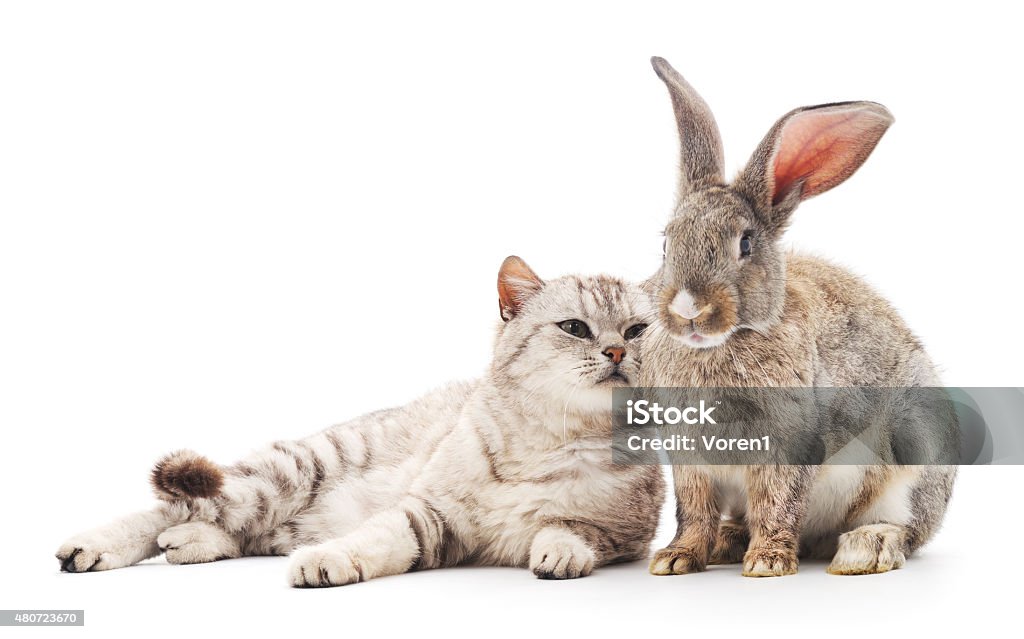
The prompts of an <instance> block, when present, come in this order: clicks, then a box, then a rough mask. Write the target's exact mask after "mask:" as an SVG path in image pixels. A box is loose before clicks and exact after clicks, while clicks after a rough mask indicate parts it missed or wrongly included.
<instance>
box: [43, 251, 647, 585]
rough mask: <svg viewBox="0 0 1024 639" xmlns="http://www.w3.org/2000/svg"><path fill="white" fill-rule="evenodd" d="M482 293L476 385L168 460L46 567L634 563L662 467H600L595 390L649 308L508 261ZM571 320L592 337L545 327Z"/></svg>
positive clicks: (601, 428) (617, 364)
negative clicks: (487, 310) (486, 314)
mask: <svg viewBox="0 0 1024 639" xmlns="http://www.w3.org/2000/svg"><path fill="white" fill-rule="evenodd" d="M498 289H499V303H500V310H501V314H502V318H503V319H504V320H505V322H504V323H503V325H502V326H501V328H500V329H499V332H498V336H497V339H496V342H495V349H494V359H493V363H492V365H491V368H490V370H489V372H488V373H487V375H486V376H485V377H484V378H483V379H481V380H479V381H476V382H473V383H456V384H451V385H448V386H446V387H444V388H442V389H440V390H437V391H435V392H433V393H430V394H429V395H427V396H425V397H423V398H421V399H419V400H417V401H414V402H412V403H411V404H408V405H406V406H403V407H401V408H394V409H390V410H382V411H379V412H376V413H372V414H369V415H366V416H363V417H360V418H357V419H355V420H353V421H350V422H347V423H345V424H341V425H338V426H334V427H332V428H329V429H327V430H325V431H323V432H320V433H318V434H316V435H313V436H310V437H307V438H305V439H301V440H298V441H293V442H279V443H276V444H274V445H272V446H270V447H269V448H267V449H266V450H263V451H261V452H258V453H256V454H254V455H252V456H250V457H249V458H247V459H245V460H243V461H241V462H239V463H237V464H235V465H233V466H230V467H223V468H222V467H219V466H217V465H215V464H213V463H212V462H209V461H207V460H205V459H204V458H202V457H199V456H198V455H195V454H194V453H190V452H188V451H181V452H178V453H175V454H172V455H170V456H168V457H167V458H165V459H164V460H163V461H162V462H161V463H160V464H158V466H157V468H156V469H154V472H153V484H154V487H155V488H156V490H157V494H158V496H159V497H160V498H161V499H163V500H164V502H163V503H162V504H161V505H160V506H159V507H157V508H156V509H154V510H152V511H149V512H144V513H138V514H134V515H130V516H128V517H125V518H123V519H121V520H119V521H117V522H114V523H112V524H109V525H107V526H104V527H101V528H98V529H96V530H93V531H91V532H87V533H84V534H82V535H77V536H75V537H73V538H72V539H70V540H69V541H67V542H66V543H65V544H63V545H62V546H61V548H60V550H59V551H58V552H57V558H58V560H59V561H60V562H61V567H62V569H63V570H65V571H69V572H85V571H94V570H107V569H111V568H120V567H122V566H128V565H131V564H134V563H136V562H138V561H141V560H143V559H146V558H149V557H153V556H156V555H158V554H159V553H160V552H166V556H167V560H168V561H169V562H170V563H177V564H186V563H198V562H208V561H215V560H218V559H225V558H231V557H240V556H245V555H285V554H290V555H292V561H291V566H290V569H289V572H288V580H289V582H290V583H291V584H292V585H295V586H335V585H343V584H349V583H353V582H358V581H363V580H366V579H370V578H373V577H380V576H384V575H393V574H397V573H402V572H405V571H408V570H413V569H425V568H436V567H442V566H451V565H455V564H462V563H477V564H485V565H501V566H521V567H529V568H530V569H532V570H533V572H534V573H535V574H537V575H538V576H539V577H542V578H554V579H563V578H574V577H581V576H585V575H587V574H589V573H590V571H591V570H592V569H593V568H594V567H596V566H600V565H603V564H607V563H610V562H616V561H629V560H636V559H642V558H644V557H646V556H647V553H648V548H649V544H650V542H651V539H652V537H653V535H654V532H655V528H656V525H657V519H658V513H659V509H660V505H661V503H662V499H663V495H664V486H663V480H662V476H661V469H660V468H658V467H656V466H617V465H615V464H613V463H612V459H611V447H610V442H611V428H612V415H611V389H612V388H613V387H614V386H619V385H623V384H625V383H627V382H632V381H634V380H635V379H636V376H637V374H638V367H639V361H638V359H637V353H638V348H637V344H636V343H635V342H638V341H639V338H637V339H635V340H633V341H627V340H626V339H625V338H624V332H625V331H626V329H628V328H630V327H631V326H635V325H637V324H639V323H642V322H643V321H644V317H645V316H647V315H648V314H649V313H650V308H649V307H648V306H647V304H648V301H647V298H646V296H645V295H643V294H642V293H641V292H640V291H639V289H637V288H635V287H633V286H631V285H627V284H626V283H624V282H622V281H621V280H618V279H614V278H610V277H575V276H567V277H562V278H558V279H555V280H552V281H549V282H542V281H541V280H540V279H539V278H537V276H536V275H535V274H534V273H533V271H531V270H530V269H529V267H527V266H526V264H525V263H523V262H522V261H521V260H519V259H518V258H515V257H512V258H509V259H508V260H506V261H505V263H504V264H503V265H502V270H501V272H500V274H499V284H498ZM570 319H578V320H582V321H584V322H585V323H586V324H587V325H588V326H589V327H590V330H591V331H592V333H593V335H592V336H591V337H587V338H580V337H576V336H573V335H571V334H568V333H567V332H566V331H565V330H563V329H562V328H560V327H559V324H560V323H562V322H564V321H565V320H570ZM614 349H625V353H620V354H619V355H618V356H615V357H614V358H613V355H612V352H613V351H614ZM620 360H621V361H620ZM613 372H617V373H618V374H619V375H621V376H622V377H624V378H625V379H622V378H619V377H617V376H613V377H612V378H609V377H608V376H609V375H610V374H611V373H613Z"/></svg>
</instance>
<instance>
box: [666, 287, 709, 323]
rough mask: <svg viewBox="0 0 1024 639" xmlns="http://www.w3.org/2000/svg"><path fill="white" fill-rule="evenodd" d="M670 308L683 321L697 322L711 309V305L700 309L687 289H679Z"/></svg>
mask: <svg viewBox="0 0 1024 639" xmlns="http://www.w3.org/2000/svg"><path fill="white" fill-rule="evenodd" d="M668 307H669V310H671V311H672V312H673V313H675V314H676V315H678V316H679V317H682V318H683V319H688V320H695V319H697V318H698V317H700V316H701V315H703V314H704V313H705V312H707V311H708V310H709V309H710V308H711V305H710V304H707V305H705V306H703V307H700V308H698V307H697V300H695V299H694V298H693V295H690V293H689V292H688V291H687V290H686V289H683V288H681V289H679V292H678V293H676V296H675V297H674V298H672V303H671V304H669V305H668Z"/></svg>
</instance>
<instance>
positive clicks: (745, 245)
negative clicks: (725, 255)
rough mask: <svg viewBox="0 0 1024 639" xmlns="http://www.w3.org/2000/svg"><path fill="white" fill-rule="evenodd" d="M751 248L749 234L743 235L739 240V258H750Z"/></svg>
mask: <svg viewBox="0 0 1024 639" xmlns="http://www.w3.org/2000/svg"><path fill="white" fill-rule="evenodd" d="M751 248H752V244H751V241H750V233H744V234H743V237H741V238H740V257H750V249H751Z"/></svg>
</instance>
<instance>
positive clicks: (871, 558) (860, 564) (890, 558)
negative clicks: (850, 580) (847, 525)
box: [828, 524, 906, 575]
mask: <svg viewBox="0 0 1024 639" xmlns="http://www.w3.org/2000/svg"><path fill="white" fill-rule="evenodd" d="M905 538H906V531H905V530H904V529H903V527H902V526H896V525H893V524H870V525H867V526H861V527H860V528H855V529H853V530H851V531H850V532H848V533H843V534H842V535H840V536H839V547H838V549H837V550H836V554H835V556H834V557H833V558H832V563H831V564H830V565H829V567H828V572H829V573H831V574H833V575H872V574H875V573H880V572H889V571H890V570H896V569H897V568H900V567H902V566H903V564H904V562H905V561H906V556H905V555H904V554H903V545H904V539H905Z"/></svg>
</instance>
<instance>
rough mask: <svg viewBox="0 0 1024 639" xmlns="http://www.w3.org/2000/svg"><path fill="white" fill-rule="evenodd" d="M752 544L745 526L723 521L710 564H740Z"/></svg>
mask: <svg viewBox="0 0 1024 639" xmlns="http://www.w3.org/2000/svg"><path fill="white" fill-rule="evenodd" d="M749 544H750V535H749V534H748V533H747V528H746V526H744V525H743V524H739V523H736V522H733V521H723V522H722V524H721V525H720V526H719V527H718V537H717V538H716V539H715V547H714V549H712V551H711V558H710V559H709V560H708V563H709V564H712V565H718V564H738V563H740V562H741V561H743V554H744V553H746V552H747V546H748V545H749Z"/></svg>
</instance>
